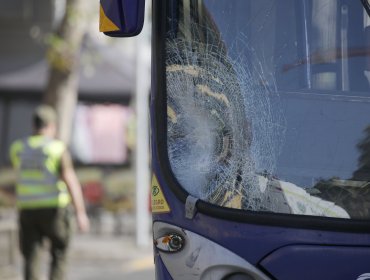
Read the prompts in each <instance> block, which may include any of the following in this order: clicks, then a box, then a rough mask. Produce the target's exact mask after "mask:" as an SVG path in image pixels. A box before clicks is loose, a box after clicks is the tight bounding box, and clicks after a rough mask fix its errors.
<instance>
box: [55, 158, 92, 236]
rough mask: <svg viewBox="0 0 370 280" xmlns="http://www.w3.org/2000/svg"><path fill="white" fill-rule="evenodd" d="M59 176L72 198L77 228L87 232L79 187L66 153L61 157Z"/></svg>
mask: <svg viewBox="0 0 370 280" xmlns="http://www.w3.org/2000/svg"><path fill="white" fill-rule="evenodd" d="M61 175H62V179H63V181H64V182H65V183H66V185H67V187H68V190H69V193H70V195H71V197H72V202H73V206H74V207H75V210H76V217H77V224H78V227H79V229H80V230H81V231H82V232H87V231H88V230H89V227H90V223H89V219H88V217H87V215H86V209H85V204H84V200H83V196H82V190H81V185H80V183H79V181H78V179H77V176H76V173H75V171H74V168H73V163H72V159H71V156H70V154H69V152H68V151H65V152H64V153H63V155H62V161H61Z"/></svg>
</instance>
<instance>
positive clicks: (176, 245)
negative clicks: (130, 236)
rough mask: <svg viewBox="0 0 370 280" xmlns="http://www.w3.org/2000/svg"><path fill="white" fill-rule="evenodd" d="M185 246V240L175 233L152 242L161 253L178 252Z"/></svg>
mask: <svg viewBox="0 0 370 280" xmlns="http://www.w3.org/2000/svg"><path fill="white" fill-rule="evenodd" d="M184 244H185V239H184V238H183V237H182V236H181V235H180V234H177V233H168V234H166V235H164V236H161V237H159V238H157V239H155V240H154V245H155V246H156V248H157V249H158V250H160V251H163V252H167V253H168V252H170V253H171V252H173V253H174V252H178V251H180V250H181V249H182V248H183V247H184Z"/></svg>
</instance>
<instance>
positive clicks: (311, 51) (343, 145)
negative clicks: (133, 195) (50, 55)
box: [102, 0, 370, 280]
mask: <svg viewBox="0 0 370 280" xmlns="http://www.w3.org/2000/svg"><path fill="white" fill-rule="evenodd" d="M102 1H103V2H106V3H108V2H110V3H112V2H114V1H108V0H102ZM116 2H120V3H121V2H122V3H125V2H126V3H127V2H130V1H128V0H127V1H125V0H116ZM122 3H121V4H122ZM106 9H107V8H106ZM112 10H113V11H117V9H112ZM367 11H368V12H369V14H370V5H369V3H368V2H367V1H366V0H358V1H357V0H356V1H355V0H259V1H254V0H154V1H153V13H152V19H153V42H152V46H153V54H152V57H153V60H152V62H153V64H152V94H151V147H152V185H151V196H152V201H151V208H152V212H153V244H154V251H155V264H156V279H165V280H170V279H173V280H189V279H195V280H196V279H201V280H208V279H214V280H220V279H221V280H236V279H239V280H240V279H248V280H252V279H254V280H265V279H269V280H276V279H279V280H297V279H307V280H312V279H315V280H317V279H318V280H320V279H325V280H326V279H343V280H347V279H354V280H359V279H362V280H364V279H370V262H369V260H370V234H369V233H370V207H369V206H370V113H369V112H370V59H369V49H370V31H369V30H370V27H369V26H370V18H369V15H368V13H367ZM107 14H109V13H108V12H107V11H106V10H105V16H107V17H109V15H107ZM111 18H112V21H114V19H113V16H112V17H111ZM106 22H108V23H109V21H106ZM115 22H116V23H117V24H115V25H116V27H117V28H118V29H115V30H112V29H109V28H108V29H107V30H108V33H109V32H113V34H110V35H113V36H120V32H122V30H123V29H122V27H121V26H118V25H119V24H120V22H117V21H115ZM121 23H122V20H121ZM109 24H110V23H109ZM109 24H108V26H109ZM106 26H107V25H106ZM120 28H121V29H120ZM107 30H106V31H107ZM123 33H124V32H123ZM124 35H125V34H123V35H122V36H124ZM144 207H145V206H144Z"/></svg>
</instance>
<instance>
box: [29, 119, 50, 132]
mask: <svg viewBox="0 0 370 280" xmlns="http://www.w3.org/2000/svg"><path fill="white" fill-rule="evenodd" d="M32 121H33V127H34V129H36V130H40V129H43V128H44V127H46V126H47V125H48V122H46V121H45V120H43V119H42V118H40V116H38V115H34V116H33V120H32Z"/></svg>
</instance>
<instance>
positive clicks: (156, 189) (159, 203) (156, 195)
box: [152, 174, 171, 214]
mask: <svg viewBox="0 0 370 280" xmlns="http://www.w3.org/2000/svg"><path fill="white" fill-rule="evenodd" d="M168 212H171V209H170V206H169V205H168V203H167V200H166V198H165V197H164V195H163V191H162V189H161V186H160V185H159V183H158V179H157V177H156V176H155V175H154V174H153V177H152V213H155V214H159V213H168Z"/></svg>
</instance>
